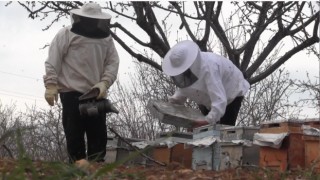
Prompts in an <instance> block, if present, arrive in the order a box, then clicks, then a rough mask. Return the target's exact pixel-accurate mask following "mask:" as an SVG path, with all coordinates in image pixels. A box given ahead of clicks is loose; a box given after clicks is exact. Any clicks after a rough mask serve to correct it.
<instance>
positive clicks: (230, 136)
mask: <svg viewBox="0 0 320 180" xmlns="http://www.w3.org/2000/svg"><path fill="white" fill-rule="evenodd" d="M220 131H221V141H223V142H228V141H232V140H244V139H246V140H250V141H252V140H253V135H254V133H256V132H258V131H259V127H243V126H230V127H222V128H221V129H220Z"/></svg>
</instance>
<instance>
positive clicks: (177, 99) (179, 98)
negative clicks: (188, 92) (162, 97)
mask: <svg viewBox="0 0 320 180" xmlns="http://www.w3.org/2000/svg"><path fill="white" fill-rule="evenodd" d="M186 100H187V97H186V96H183V95H182V93H181V91H180V89H179V88H177V89H176V92H175V93H174V94H173V95H172V96H169V97H168V101H169V102H170V103H172V104H180V105H182V104H183V103H184V102H186Z"/></svg>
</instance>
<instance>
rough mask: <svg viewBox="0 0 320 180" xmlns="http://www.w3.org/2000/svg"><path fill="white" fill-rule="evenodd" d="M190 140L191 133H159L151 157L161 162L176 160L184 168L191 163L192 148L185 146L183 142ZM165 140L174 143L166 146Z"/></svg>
mask: <svg viewBox="0 0 320 180" xmlns="http://www.w3.org/2000/svg"><path fill="white" fill-rule="evenodd" d="M191 140H192V133H182V132H167V133H160V137H159V138H158V139H156V142H157V143H156V145H154V146H153V148H152V157H153V158H154V159H155V160H157V161H159V162H162V163H165V164H169V163H172V162H178V163H180V164H181V165H183V166H184V167H186V168H191V165H192V148H185V146H184V143H185V142H188V141H191ZM160 142H161V143H160ZM165 142H171V143H174V144H175V145H174V146H172V147H171V146H170V147H168V145H167V144H166V143H165Z"/></svg>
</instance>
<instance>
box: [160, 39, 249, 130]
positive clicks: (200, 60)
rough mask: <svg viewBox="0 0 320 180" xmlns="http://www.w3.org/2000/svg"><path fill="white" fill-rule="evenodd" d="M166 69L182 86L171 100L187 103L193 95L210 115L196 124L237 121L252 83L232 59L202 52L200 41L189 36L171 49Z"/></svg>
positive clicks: (165, 59) (166, 72)
mask: <svg viewBox="0 0 320 180" xmlns="http://www.w3.org/2000/svg"><path fill="white" fill-rule="evenodd" d="M162 69H163V72H164V73H165V74H167V75H169V76H171V78H172V80H173V82H174V83H175V85H176V86H177V87H178V88H177V89H176V91H175V93H174V95H173V96H170V97H169V102H170V103H174V104H183V103H184V102H185V101H186V99H187V98H190V99H191V100H193V101H195V102H196V103H197V104H199V109H200V110H201V112H202V114H204V115H206V116H205V118H204V119H199V120H198V121H196V122H195V123H194V125H193V127H194V128H196V127H200V126H203V125H207V124H216V123H220V124H225V125H233V126H234V125H235V122H236V119H237V116H238V112H239V109H240V107H241V102H242V100H243V98H244V95H245V93H246V92H247V91H248V90H249V88H250V85H249V83H248V81H247V80H246V79H245V78H244V76H243V74H242V72H241V71H240V70H239V69H238V68H237V67H236V66H235V65H234V64H233V63H232V62H231V61H230V60H229V59H227V58H224V57H222V56H220V55H217V54H215V53H212V52H202V51H200V48H199V47H198V45H197V44H196V43H194V42H193V41H189V40H185V41H181V42H179V43H178V44H176V45H175V46H173V47H172V48H171V49H170V50H169V51H168V53H167V54H166V55H165V57H164V60H163V64H162Z"/></svg>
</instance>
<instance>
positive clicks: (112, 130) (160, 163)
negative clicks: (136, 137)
mask: <svg viewBox="0 0 320 180" xmlns="http://www.w3.org/2000/svg"><path fill="white" fill-rule="evenodd" d="M109 130H110V131H111V132H113V133H114V134H115V135H116V136H117V137H118V138H120V139H121V140H122V141H123V142H125V143H126V144H128V145H129V146H130V147H131V148H133V149H134V150H135V151H137V152H138V153H139V154H141V155H142V156H143V157H145V158H147V159H149V160H150V161H153V162H155V163H156V164H159V165H161V166H166V164H164V163H162V162H159V161H157V160H155V159H152V158H151V157H149V156H147V155H146V154H144V153H143V152H141V151H140V150H139V149H138V148H136V147H135V146H133V145H132V144H131V143H130V142H128V141H127V140H125V139H124V138H122V137H121V136H120V135H119V134H118V133H117V132H116V131H115V130H114V129H113V128H111V127H109Z"/></svg>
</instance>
